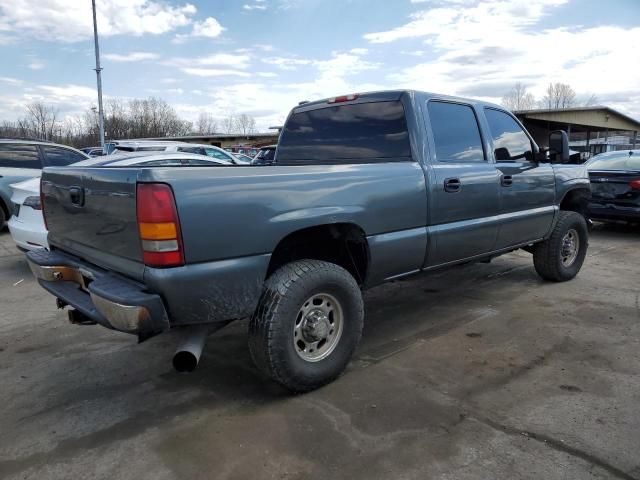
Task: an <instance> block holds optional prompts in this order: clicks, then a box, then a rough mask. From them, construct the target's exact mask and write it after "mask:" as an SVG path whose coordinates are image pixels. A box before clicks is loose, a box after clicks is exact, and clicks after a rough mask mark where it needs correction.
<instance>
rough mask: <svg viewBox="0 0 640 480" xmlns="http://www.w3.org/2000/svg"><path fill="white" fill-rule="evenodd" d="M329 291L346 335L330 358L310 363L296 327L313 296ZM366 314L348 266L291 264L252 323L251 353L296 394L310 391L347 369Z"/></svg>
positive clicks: (270, 284)
mask: <svg viewBox="0 0 640 480" xmlns="http://www.w3.org/2000/svg"><path fill="white" fill-rule="evenodd" d="M324 294H326V296H327V297H328V298H331V299H332V300H335V301H337V302H338V306H339V307H340V310H341V315H342V320H341V322H342V323H341V325H342V328H341V334H340V335H339V337H338V338H337V340H335V343H334V344H333V348H332V350H331V351H330V352H328V353H327V356H326V357H324V358H322V359H319V360H314V361H309V360H306V359H304V358H302V357H301V355H300V354H299V353H298V351H297V350H296V349H297V348H299V347H297V346H296V343H295V340H294V338H295V336H297V335H298V332H299V330H298V331H295V330H296V326H298V328H299V324H300V314H301V309H302V308H303V307H304V306H306V305H307V304H308V303H309V302H308V299H310V298H312V297H313V296H314V295H324ZM363 317H364V306H363V301H362V293H361V291H360V288H359V287H358V284H357V282H356V281H355V279H354V278H353V276H351V274H350V273H349V272H347V271H346V270H345V269H344V268H342V267H340V266H338V265H335V264H333V263H329V262H323V261H320V260H299V261H295V262H291V263H289V264H287V265H284V266H283V267H281V268H279V269H278V270H277V271H276V272H274V273H273V274H272V275H271V276H270V277H269V278H268V279H267V280H266V282H265V285H264V289H263V293H262V296H261V298H260V302H259V304H258V307H257V308H256V311H255V313H254V315H253V316H252V318H251V320H250V321H249V351H250V352H251V357H252V359H253V362H254V363H255V365H256V366H257V367H258V369H259V370H261V371H262V372H263V373H264V374H265V375H267V376H269V377H271V379H273V380H274V381H276V382H278V383H279V384H281V385H283V386H284V387H285V388H287V389H289V390H291V391H293V392H308V391H311V390H314V389H316V388H319V387H321V386H323V385H325V384H327V383H329V382H331V381H333V380H334V379H335V378H337V377H338V376H339V375H340V374H341V373H342V372H343V371H344V369H345V368H346V366H347V365H348V363H349V361H350V360H351V357H352V355H353V352H354V350H355V349H356V346H357V345H358V342H359V341H360V337H361V335H362V326H363Z"/></svg>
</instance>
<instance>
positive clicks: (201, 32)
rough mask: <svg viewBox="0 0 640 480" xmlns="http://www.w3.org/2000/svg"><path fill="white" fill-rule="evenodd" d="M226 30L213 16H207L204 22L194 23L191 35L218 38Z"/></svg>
mask: <svg viewBox="0 0 640 480" xmlns="http://www.w3.org/2000/svg"><path fill="white" fill-rule="evenodd" d="M223 31H224V27H223V26H222V25H220V22H218V20H216V19H215V18H213V17H207V18H206V19H205V20H204V21H202V22H196V23H194V24H193V30H192V32H191V35H192V36H194V37H209V38H216V37H218V36H220V34H221V33H222V32H223Z"/></svg>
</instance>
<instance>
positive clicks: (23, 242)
mask: <svg viewBox="0 0 640 480" xmlns="http://www.w3.org/2000/svg"><path fill="white" fill-rule="evenodd" d="M229 165H231V164H230V163H229V162H227V161H223V160H219V159H217V158H204V157H203V156H202V155H194V154H189V153H165V152H160V153H156V154H149V153H147V152H132V153H121V154H116V155H108V156H102V157H95V158H90V159H87V160H83V161H80V162H78V163H76V164H75V166H82V167H114V168H117V167H200V166H229ZM11 188H12V189H13V196H12V197H11V202H12V203H13V216H12V217H11V219H10V220H9V222H8V225H9V231H10V232H11V237H12V238H13V241H14V242H15V243H16V245H17V246H18V248H20V249H22V250H35V249H37V248H43V247H44V248H48V247H49V244H48V243H47V227H46V226H45V222H44V218H43V216H42V207H41V204H40V178H32V179H29V180H25V181H24V182H20V183H17V184H13V185H11Z"/></svg>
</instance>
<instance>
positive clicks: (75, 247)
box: [42, 167, 144, 279]
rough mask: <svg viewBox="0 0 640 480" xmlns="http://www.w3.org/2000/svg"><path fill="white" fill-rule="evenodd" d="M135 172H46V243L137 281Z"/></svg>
mask: <svg viewBox="0 0 640 480" xmlns="http://www.w3.org/2000/svg"><path fill="white" fill-rule="evenodd" d="M138 172H139V170H138V169H136V168H127V169H121V168H90V167H76V168H74V167H58V168H47V169H45V170H44V171H43V174H42V194H43V196H44V213H45V218H46V221H47V226H48V229H49V243H50V244H51V245H52V246H54V247H58V248H61V249H63V250H66V251H69V252H70V253H73V254H76V255H78V256H80V257H82V258H84V259H86V260H87V261H90V262H92V263H95V264H96V265H99V266H102V267H105V268H109V269H113V270H115V271H118V272H120V273H123V274H125V275H128V276H131V277H134V278H138V279H139V278H141V277H142V273H143V270H144V265H143V264H142V251H141V246H140V239H139V235H138V226H137V222H136V181H137V176H138Z"/></svg>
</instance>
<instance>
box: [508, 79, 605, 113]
mask: <svg viewBox="0 0 640 480" xmlns="http://www.w3.org/2000/svg"><path fill="white" fill-rule="evenodd" d="M501 103H502V106H504V107H506V108H508V109H509V110H533V109H534V108H548V109H552V108H554V109H562V108H571V107H577V106H583V107H591V106H593V105H596V104H597V103H598V97H596V96H595V95H591V96H590V97H589V98H587V99H586V100H585V101H584V102H578V100H577V95H576V92H575V90H574V89H573V88H572V87H571V85H568V84H566V83H560V82H556V83H550V84H549V85H548V86H547V89H546V90H545V95H544V96H543V97H542V98H541V99H536V98H535V97H534V96H533V94H532V93H530V92H528V91H527V87H526V86H524V85H523V84H522V83H520V82H518V83H516V84H515V85H514V86H513V88H512V89H511V90H510V91H509V92H507V94H506V95H504V96H503V97H502V102H501Z"/></svg>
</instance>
